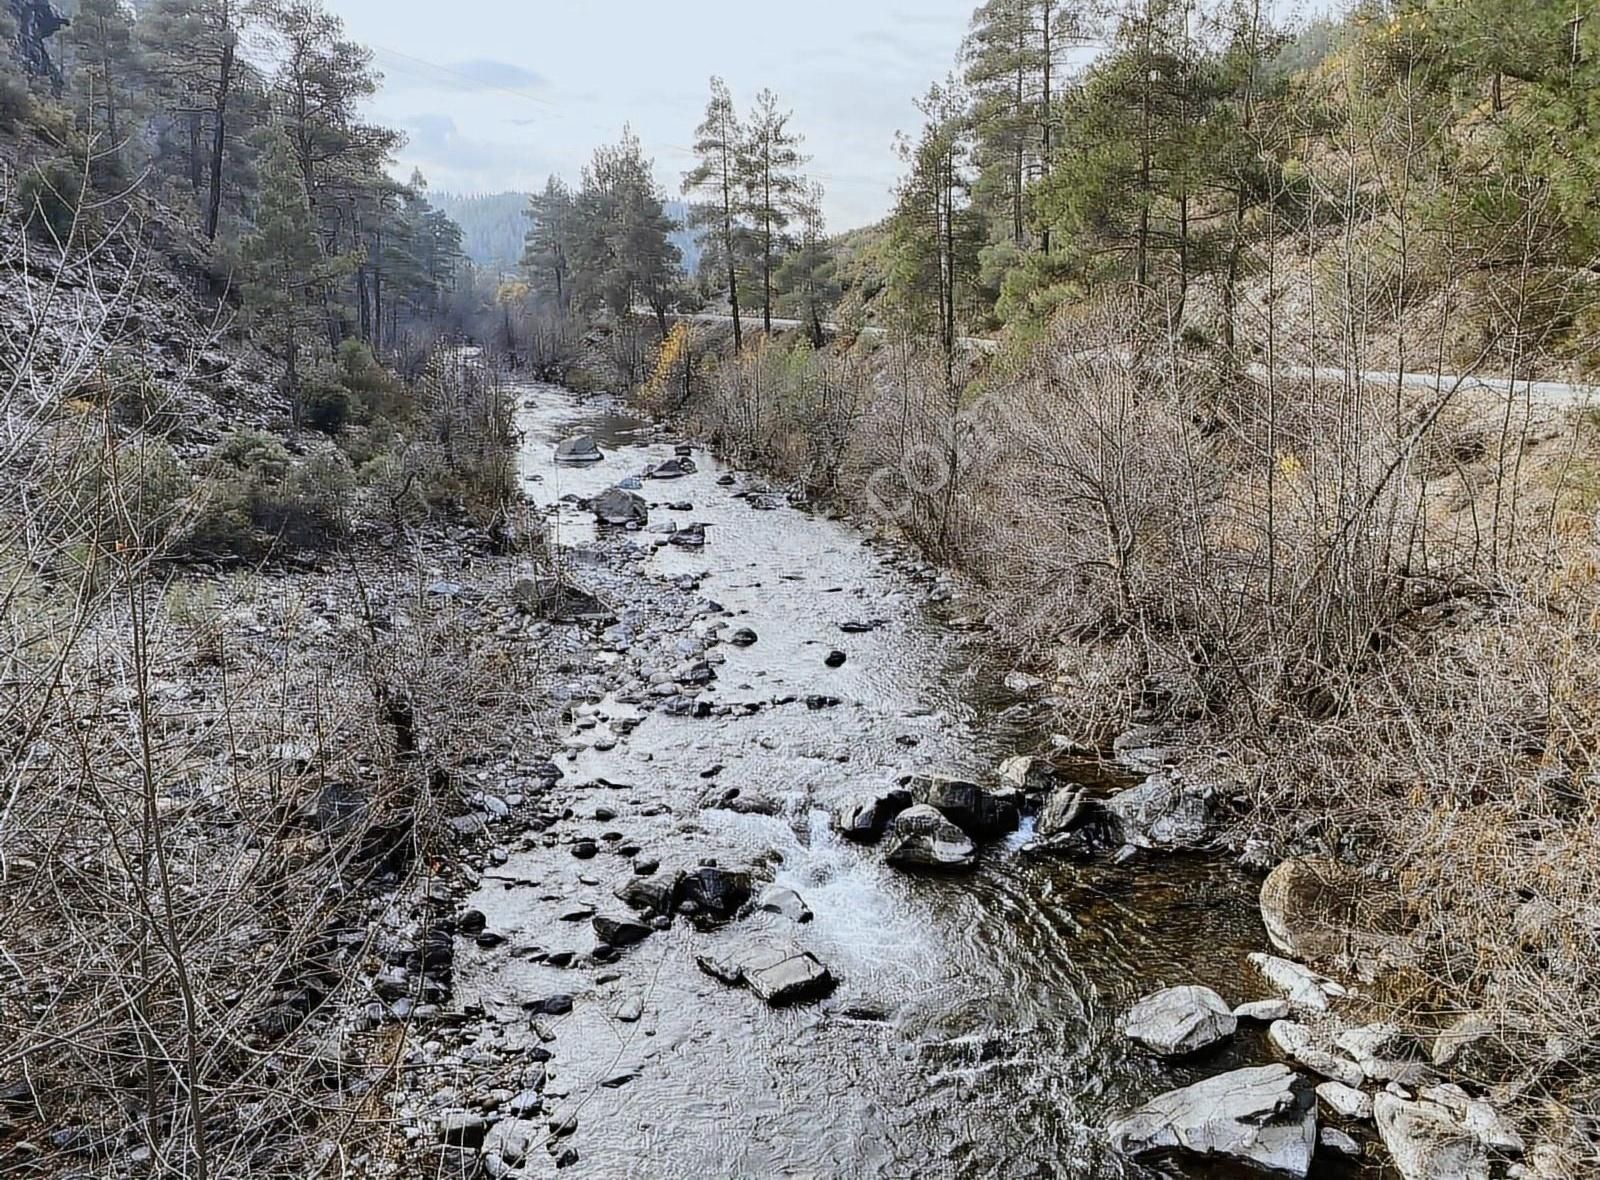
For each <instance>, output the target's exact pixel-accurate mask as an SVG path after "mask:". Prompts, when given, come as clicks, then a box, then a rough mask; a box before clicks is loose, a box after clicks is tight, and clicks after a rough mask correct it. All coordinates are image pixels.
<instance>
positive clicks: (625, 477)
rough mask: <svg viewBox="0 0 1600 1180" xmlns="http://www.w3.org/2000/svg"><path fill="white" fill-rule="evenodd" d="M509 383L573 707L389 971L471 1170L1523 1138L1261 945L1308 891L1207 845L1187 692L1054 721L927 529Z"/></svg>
mask: <svg viewBox="0 0 1600 1180" xmlns="http://www.w3.org/2000/svg"><path fill="white" fill-rule="evenodd" d="M522 396H523V398H524V411H523V425H524V429H525V431H526V445H525V451H524V478H525V480H526V487H527V492H528V495H529V498H530V499H531V500H532V501H533V502H534V503H536V504H538V505H539V506H540V507H541V510H542V512H543V513H544V515H545V522H546V527H547V529H548V532H549V536H550V538H551V541H552V543H553V550H552V552H553V555H554V556H553V562H552V563H548V564H546V565H545V566H543V567H542V568H540V569H538V570H528V571H525V572H526V573H528V574H529V575H530V578H529V580H525V581H522V582H519V583H518V584H517V586H516V588H515V589H514V590H513V592H512V596H511V597H512V598H513V599H514V600H515V599H517V598H518V596H520V597H521V598H523V599H527V600H528V601H527V602H526V603H523V604H522V605H523V606H524V607H525V608H528V609H531V610H532V611H533V613H536V614H541V615H543V616H545V617H547V618H553V619H554V620H555V621H554V622H553V624H551V623H547V624H541V625H542V626H553V627H554V630H553V631H552V632H551V634H552V635H553V636H555V635H558V636H559V641H557V642H553V643H552V644H551V652H552V656H553V659H552V661H551V663H550V666H549V667H548V668H546V670H545V671H546V673H547V684H546V687H547V690H548V691H549V692H550V693H551V695H552V696H553V698H554V705H555V708H556V710H557V712H558V713H559V723H560V732H559V735H558V736H557V737H556V738H555V739H554V741H553V743H551V744H550V748H548V749H543V750H539V751H531V750H530V751H520V752H519V754H520V756H519V757H515V758H513V759H512V764H513V765H516V766H521V767H522V768H523V769H524V770H526V771H528V773H522V774H519V775H516V776H513V777H511V778H508V779H506V781H505V782H503V783H501V782H497V781H496V779H495V775H494V773H493V771H492V770H491V771H490V772H489V773H488V774H487V777H485V778H484V779H483V782H482V788H483V789H482V790H481V792H480V793H479V794H477V795H475V796H474V797H473V798H474V800H475V808H474V810H473V811H471V812H470V813H469V814H467V815H463V816H458V817H455V819H454V820H453V821H452V822H453V823H454V824H455V825H456V826H457V828H458V830H460V831H461V832H462V833H463V834H464V836H465V837H466V838H467V839H468V841H469V843H470V844H471V846H473V847H474V848H476V850H477V851H476V853H475V854H474V855H473V856H472V858H471V859H470V861H469V863H466V864H464V865H462V866H459V871H457V872H456V873H454V874H453V875H451V874H447V876H449V877H450V878H451V885H450V887H449V888H448V889H447V890H445V891H443V892H436V893H435V895H434V896H433V897H432V898H431V899H422V900H421V904H420V905H419V906H418V907H416V908H414V909H413V910H412V911H411V913H412V914H413V919H414V920H412V921H411V922H409V923H402V924H400V925H398V926H396V927H395V928H394V929H392V930H391V931H390V932H389V938H390V942H391V943H392V944H394V948H397V949H393V950H391V953H390V955H389V959H390V961H391V962H393V963H394V964H395V966H394V967H393V968H391V969H390V973H389V974H388V975H387V976H385V977H383V978H382V979H380V980H378V981H375V983H376V984H377V986H378V987H379V990H380V993H381V992H382V991H383V989H384V987H385V986H386V987H387V989H388V998H387V999H385V1000H381V1002H380V1003H379V1004H378V1005H377V1006H376V1007H375V1008H374V1010H373V1012H372V1013H371V1018H372V1020H373V1022H374V1023H375V1024H378V1025H392V1022H393V1020H394V1017H395V1016H396V1015H397V1014H398V1015H399V1016H401V1017H403V1018H404V1021H403V1023H404V1025H405V1027H406V1029H407V1033H408V1035H407V1038H406V1039H405V1041H404V1042H403V1043H402V1045H401V1048H400V1050H399V1056H400V1059H401V1061H402V1062H403V1065H404V1067H405V1068H404V1071H403V1073H402V1077H403V1079H404V1084H403V1085H402V1086H401V1087H400V1088H399V1089H398V1090H397V1091H396V1092H394V1093H392V1094H390V1095H389V1102H390V1104H391V1106H392V1108H393V1110H392V1113H393V1114H395V1115H397V1116H398V1117H399V1120H400V1122H401V1125H402V1126H403V1127H404V1128H405V1132H406V1135H407V1137H408V1139H409V1140H410V1141H411V1142H412V1144H413V1145H414V1147H416V1148H419V1149H422V1150H424V1151H426V1152H427V1153H428V1154H429V1156H430V1158H432V1159H434V1160H435V1161H436V1162H437V1163H438V1165H439V1166H440V1168H441V1170H442V1172H444V1173H448V1174H451V1175H481V1174H486V1175H489V1176H492V1177H498V1176H537V1175H544V1174H552V1175H553V1174H556V1173H562V1174H564V1175H574V1176H582V1175H593V1176H605V1177H617V1176H636V1177H667V1176H674V1177H675V1176H685V1175H693V1174H700V1175H707V1176H763V1177H764V1176H830V1177H833V1176H838V1177H843V1176H851V1177H854V1176H883V1177H900V1176H906V1177H910V1176H918V1177H924V1176H941V1177H943V1176H949V1177H968V1176H972V1177H977V1176H1007V1177H1010V1176H1018V1177H1023V1176H1041V1177H1042V1176H1052V1177H1055V1176H1068V1177H1116V1176H1124V1175H1129V1176H1132V1175H1144V1174H1149V1173H1148V1172H1147V1171H1146V1170H1145V1169H1148V1168H1152V1167H1154V1168H1157V1169H1161V1170H1165V1171H1166V1172H1168V1173H1169V1174H1170V1173H1172V1171H1173V1170H1174V1169H1176V1171H1177V1172H1178V1173H1179V1174H1184V1175H1196V1176H1199V1175H1205V1176H1224V1177H1230V1176H1244V1175H1255V1174H1259V1173H1260V1171H1263V1170H1265V1171H1268V1172H1274V1173H1278V1174H1286V1175H1298V1176H1304V1175H1308V1174H1309V1175H1312V1176H1321V1177H1338V1176H1352V1175H1356V1174H1358V1173H1363V1172H1364V1171H1370V1172H1371V1173H1372V1174H1373V1175H1377V1174H1380V1172H1381V1171H1382V1168H1383V1166H1384V1165H1383V1160H1384V1159H1385V1157H1386V1156H1389V1155H1392V1156H1393V1158H1394V1160H1395V1161H1396V1162H1398V1164H1399V1166H1400V1171H1401V1174H1402V1175H1403V1176H1404V1177H1406V1178H1407V1180H1410V1178H1412V1177H1417V1178H1421V1177H1432V1176H1436V1175H1437V1176H1439V1177H1443V1176H1445V1175H1452V1174H1455V1173H1451V1172H1450V1171H1449V1168H1450V1167H1453V1166H1455V1164H1454V1163H1452V1161H1457V1162H1460V1161H1465V1162H1464V1163H1462V1165H1461V1166H1463V1167H1466V1168H1467V1171H1466V1172H1462V1173H1461V1174H1463V1175H1479V1174H1482V1175H1485V1176H1487V1175H1489V1174H1491V1173H1490V1172H1489V1171H1488V1169H1489V1168H1490V1166H1491V1164H1492V1165H1493V1166H1494V1167H1495V1168H1497V1169H1499V1170H1502V1171H1503V1170H1504V1168H1505V1166H1506V1165H1507V1163H1508V1162H1509V1161H1511V1160H1512V1159H1514V1158H1515V1156H1516V1155H1517V1154H1518V1153H1519V1152H1520V1151H1521V1145H1520V1141H1519V1140H1518V1137H1517V1135H1516V1132H1515V1129H1514V1127H1512V1126H1511V1125H1510V1124H1509V1122H1507V1121H1505V1120H1504V1119H1503V1118H1502V1117H1501V1116H1500V1115H1499V1113H1498V1112H1497V1111H1496V1110H1495V1109H1494V1108H1493V1106H1492V1105H1491V1104H1487V1103H1484V1102H1482V1101H1480V1100H1479V1099H1478V1098H1477V1097H1475V1096H1473V1095H1471V1094H1469V1093H1468V1092H1467V1091H1465V1090H1461V1089H1459V1088H1455V1087H1453V1086H1451V1084H1450V1083H1449V1080H1448V1078H1447V1076H1446V1074H1445V1073H1444V1072H1441V1070H1440V1068H1438V1066H1439V1064H1440V1063H1438V1062H1435V1061H1434V1060H1432V1058H1431V1056H1430V1052H1431V1051H1430V1049H1429V1047H1428V1046H1425V1045H1422V1044H1420V1043H1418V1042H1416V1041H1414V1040H1412V1039H1410V1038H1407V1037H1405V1036H1403V1035H1401V1033H1400V1032H1399V1030H1396V1029H1391V1028H1388V1027H1386V1026H1382V1025H1374V1024H1362V1023H1361V1022H1360V1020H1359V1019H1358V1017H1357V1015H1356V1012H1357V1006H1356V1005H1355V1003H1354V999H1355V997H1354V990H1355V989H1354V988H1353V987H1351V988H1347V987H1346V986H1344V985H1343V984H1341V983H1339V982H1338V981H1335V980H1332V979H1329V978H1327V977H1326V976H1322V975H1319V974H1317V973H1316V972H1313V971H1310V970H1309V969H1307V968H1306V967H1304V966H1302V965H1301V964H1299V963H1297V962H1295V961H1294V960H1293V959H1292V958H1282V957H1278V956H1275V955H1270V954H1267V953H1265V952H1266V950H1267V949H1268V948H1269V946H1274V945H1275V946H1276V947H1277V949H1279V950H1283V951H1286V952H1289V953H1290V954H1291V955H1292V954H1298V953H1299V951H1298V950H1297V948H1296V946H1295V945H1294V940H1295V939H1296V938H1297V937H1298V938H1301V939H1306V938H1314V937H1315V936H1316V934H1317V931H1318V927H1317V925H1316V921H1310V920H1308V919H1306V914H1307V913H1310V914H1311V915H1312V917H1313V918H1316V919H1317V920H1318V921H1320V918H1318V917H1317V916H1318V915H1323V916H1325V907H1323V906H1322V905H1321V903H1320V902H1317V901H1316V899H1317V898H1318V897H1320V894H1318V892H1317V890H1315V889H1312V890H1310V891H1309V892H1308V890H1307V887H1305V886H1304V885H1303V883H1300V882H1299V877H1296V879H1295V881H1294V882H1291V883H1290V885H1287V886H1286V885H1283V884H1281V882H1283V881H1284V880H1285V879H1286V878H1287V877H1288V876H1290V875H1292V874H1291V873H1290V871H1289V870H1285V871H1284V872H1280V873H1279V874H1275V876H1274V879H1273V884H1272V885H1271V886H1269V888H1268V889H1267V891H1266V892H1267V897H1268V901H1269V904H1268V905H1267V918H1268V923H1267V925H1266V926H1264V925H1263V922H1262V909H1261V906H1260V904H1259V903H1258V894H1260V892H1261V878H1260V877H1259V875H1252V874H1251V873H1248V872H1246V871H1245V870H1243V869H1241V868H1239V867H1238V859H1239V858H1237V857H1234V856H1228V855H1222V854H1220V853H1219V852H1218V851H1217V850H1216V849H1215V848H1214V847H1213V846H1214V844H1215V841H1216V837H1217V835H1218V833H1219V831H1220V830H1221V829H1222V827H1223V824H1224V818H1225V817H1224V813H1225V811H1226V809H1227V807H1228V806H1229V805H1230V797H1229V792H1228V790H1227V788H1226V787H1225V786H1222V785H1219V784H1214V783H1209V782H1207V781H1205V780H1204V778H1203V777H1195V776H1193V775H1191V774H1187V773H1185V772H1184V771H1183V770H1182V769H1181V768H1180V767H1177V766H1174V765H1173V762H1174V758H1173V757H1172V751H1169V750H1164V749H1163V748H1162V746H1161V740H1160V738H1161V735H1160V734H1159V732H1154V731H1148V732H1147V731H1133V732H1130V733H1129V734H1128V735H1125V737H1124V738H1123V739H1122V740H1120V741H1119V742H1118V744H1117V748H1116V749H1115V750H1114V751H1110V752H1108V754H1109V756H1108V757H1106V758H1105V759H1103V760H1102V759H1101V758H1100V757H1099V756H1098V755H1096V754H1093V753H1092V752H1086V751H1084V750H1083V749H1082V748H1081V747H1079V746H1078V745H1077V744H1076V743H1075V742H1073V741H1072V740H1071V739H1070V737H1069V736H1067V735H1053V734H1051V733H1050V732H1049V728H1048V725H1047V721H1048V717H1049V708H1048V702H1047V701H1045V700H1042V699H1040V695H1039V694H1040V693H1041V691H1042V686H1040V685H1039V684H1038V683H1037V682H1035V681H1031V680H1030V679H1029V678H1027V677H1023V676H1018V675H1015V674H1013V675H1009V676H1001V675H1000V674H999V673H998V672H997V671H996V670H995V669H993V668H992V667H991V666H989V663H988V661H986V660H985V659H983V658H982V657H983V656H984V654H985V653H984V650H983V634H982V625H981V621H980V620H981V616H982V604H981V602H977V601H973V600H971V599H970V598H969V597H968V596H967V595H966V594H965V593H964V592H963V590H962V588H961V587H960V586H959V585H956V584H954V583H952V582H950V581H949V580H947V579H946V578H945V577H943V576H942V575H940V574H939V573H938V572H937V571H936V570H934V569H932V568H930V567H928V566H926V565H925V564H923V563H921V562H920V561H918V560H916V559H914V558H912V557H910V556H908V555H907V554H905V553H904V552H902V551H900V550H898V549H896V548H894V547H892V546H888V545H885V544H882V543H878V542H873V541H871V540H869V539H867V538H866V537H864V536H863V535H862V534H860V533H858V532H856V531H854V530H852V529H851V528H849V527H847V526H846V525H844V524H841V523H840V522H838V521H835V520H831V519H828V518H827V517H826V515H825V514H821V513H818V512H817V511H814V510H813V509H812V508H810V507H809V506H807V505H804V504H800V503H795V502H793V501H792V500H791V499H790V498H789V497H787V496H785V495H784V494H782V493H781V492H780V491H778V490H775V489H773V488H770V487H768V486H766V485H765V484H764V483H762V481H761V480H760V479H759V478H757V477H754V476H751V475H749V474H747V473H740V472H736V471H731V470H728V469H725V468H724V467H723V466H721V465H720V464H718V463H717V462H716V461H715V459H714V458H712V457H710V456H708V455H706V454H704V453H701V452H700V451H698V450H697V449H696V448H694V447H693V446H690V445H688V444H686V443H684V442H683V441H682V440H680V439H677V438H674V437H673V436H672V435H671V433H670V432H669V431H667V430H666V429H665V428H662V427H659V426H656V425H652V424H649V423H647V422H644V421H642V420H640V419H638V418H636V417H634V416H632V415H630V414H629V413H628V412H627V411H626V410H625V409H624V408H623V407H621V406H620V405H619V404H617V403H615V402H612V401H609V400H606V399H591V400H580V399H578V398H577V397H575V396H574V395H570V394H567V393H565V392H564V391H561V390H558V389H554V388H550V387H542V386H539V387H529V388H528V389H526V390H525V391H524V392H523V394H522ZM501 572H502V573H503V571H501ZM467 581H470V578H468V579H464V581H463V582H462V583H461V584H456V583H453V582H452V583H450V584H448V585H442V586H436V587H434V590H435V592H438V593H444V594H459V595H461V596H462V597H463V598H464V599H465V600H467V601H472V600H474V599H476V598H478V597H480V596H482V595H483V594H484V592H485V588H482V587H477V586H473V585H468V584H465V583H466V582H467ZM530 768H531V769H530ZM1246 859H1248V858H1246ZM1312 867H1314V866H1312ZM1304 875H1305V874H1304V872H1302V873H1301V874H1300V876H1302V877H1303V876H1304ZM1280 895H1281V896H1283V897H1285V898H1288V899H1290V902H1292V904H1285V905H1279V904H1278V903H1276V902H1275V901H1273V899H1274V898H1277V897H1279V896H1280ZM1308 897H1309V898H1312V901H1311V902H1308V901H1307V900H1306V899H1307V898H1308ZM397 912H401V911H397ZM417 915H420V917H417ZM430 955H431V956H432V959H433V962H434V967H433V969H432V970H431V971H430V968H429V960H430ZM408 964H409V968H408V966H407V965H408ZM408 970H410V971H412V972H413V973H414V975H416V976H417V977H419V978H420V980H421V983H420V986H421V989H422V991H423V992H428V991H429V989H430V988H431V992H430V994H426V995H424V994H421V993H420V992H419V991H418V988H417V984H418V978H413V977H412V976H410V975H408ZM430 981H431V982H430ZM395 997H401V998H399V999H398V1000H396V999H395ZM418 1001H421V1004H420V1005H419V1004H418ZM385 1003H386V1004H388V1005H389V1007H388V1009H387V1010H385V1008H384V1007H383V1005H384V1004H385ZM397 1006H398V1007H397ZM1435 1131H1437V1132H1438V1134H1433V1132H1435ZM1430 1135H1431V1136H1432V1138H1431V1139H1430ZM1441 1135H1442V1136H1443V1137H1444V1141H1445V1144H1446V1146H1445V1148H1444V1149H1443V1150H1444V1154H1443V1155H1441V1154H1440V1148H1439V1147H1438V1142H1439V1139H1440V1136H1441ZM1385 1148H1386V1149H1387V1150H1385ZM1452 1153H1454V1154H1452ZM1458 1157H1459V1160H1458ZM1441 1167H1442V1168H1444V1169H1445V1170H1444V1171H1439V1170H1438V1169H1439V1168H1441Z"/></svg>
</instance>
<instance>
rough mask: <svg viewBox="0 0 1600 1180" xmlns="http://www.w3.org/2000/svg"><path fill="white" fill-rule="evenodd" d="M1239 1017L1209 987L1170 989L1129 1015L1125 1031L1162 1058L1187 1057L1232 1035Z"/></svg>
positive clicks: (1158, 993)
mask: <svg viewBox="0 0 1600 1180" xmlns="http://www.w3.org/2000/svg"><path fill="white" fill-rule="evenodd" d="M1238 1026H1239V1021H1238V1018H1237V1017H1235V1016H1234V1014H1233V1010H1232V1009H1231V1008H1229V1007H1228V1005H1227V1004H1226V1003H1224V1002H1223V999H1222V997H1221V996H1219V995H1217V993H1216V992H1214V991H1212V990H1211V989H1210V988H1208V987H1195V986H1186V987H1169V988H1166V989H1165V990H1163V991H1159V992H1156V993H1155V994H1153V995H1149V996H1146V997H1145V998H1144V999H1142V1000H1140V1001H1139V1002H1138V1003H1137V1004H1135V1005H1134V1006H1133V1008H1132V1010H1131V1011H1129V1013H1128V1021H1127V1025H1126V1028H1125V1030H1124V1031H1125V1032H1126V1033H1127V1035H1128V1039H1129V1040H1132V1041H1137V1042H1138V1043H1139V1044H1141V1045H1143V1046H1144V1047H1145V1048H1146V1049H1149V1050H1150V1051H1151V1052H1153V1053H1159V1054H1161V1055H1162V1056H1163V1057H1186V1056H1188V1055H1189V1054H1192V1053H1199V1052H1202V1051H1203V1050H1206V1049H1209V1048H1211V1047H1212V1046H1213V1045H1216V1044H1219V1043H1221V1042H1222V1041H1225V1040H1227V1039H1228V1038H1229V1037H1231V1036H1233V1034H1234V1031H1235V1030H1236V1029H1237V1028H1238Z"/></svg>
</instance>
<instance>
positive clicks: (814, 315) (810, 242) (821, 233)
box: [776, 183, 840, 348]
mask: <svg viewBox="0 0 1600 1180" xmlns="http://www.w3.org/2000/svg"><path fill="white" fill-rule="evenodd" d="M822 198H823V191H822V186H821V185H820V184H816V183H811V184H807V185H806V186H805V188H804V189H803V190H802V191H801V193H800V195H799V197H798V198H797V200H796V204H795V214H796V218H797V220H798V221H799V223H800V235H799V241H798V242H797V243H796V246H795V249H794V251H793V253H791V254H790V255H789V256H788V257H787V258H785V259H784V260H783V265H782V266H781V267H780V268H779V270H778V274H777V278H776V282H777V287H778V290H779V292H781V294H782V297H783V302H782V303H781V304H780V306H781V307H786V308H787V309H788V310H789V311H791V312H792V313H793V314H794V315H795V317H796V318H798V319H799V320H800V322H801V323H803V324H805V325H806V328H807V330H808V331H809V332H810V333H811V342H812V344H813V345H814V346H816V347H817V348H821V347H822V346H823V344H824V343H825V342H826V338H825V333H824V331H823V321H824V319H825V318H826V317H827V316H828V315H829V314H831V312H832V309H833V307H834V306H835V305H836V304H837V303H838V302H839V294H840V284H839V267H838V260H837V259H836V258H835V257H834V251H833V243H832V242H831V241H830V240H829V239H828V233H827V223H826V221H825V220H824V218H823V214H822Z"/></svg>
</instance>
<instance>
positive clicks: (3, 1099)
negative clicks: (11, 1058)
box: [0, 1078, 36, 1114]
mask: <svg viewBox="0 0 1600 1180" xmlns="http://www.w3.org/2000/svg"><path fill="white" fill-rule="evenodd" d="M35 1101H36V1100H35V1098H34V1093H33V1083H32V1082H30V1081H28V1079H27V1078H13V1079H11V1080H10V1081H5V1082H0V1110H7V1111H10V1112H12V1113H13V1114H25V1113H27V1112H28V1111H31V1110H32V1109H33V1108H34V1105H35Z"/></svg>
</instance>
